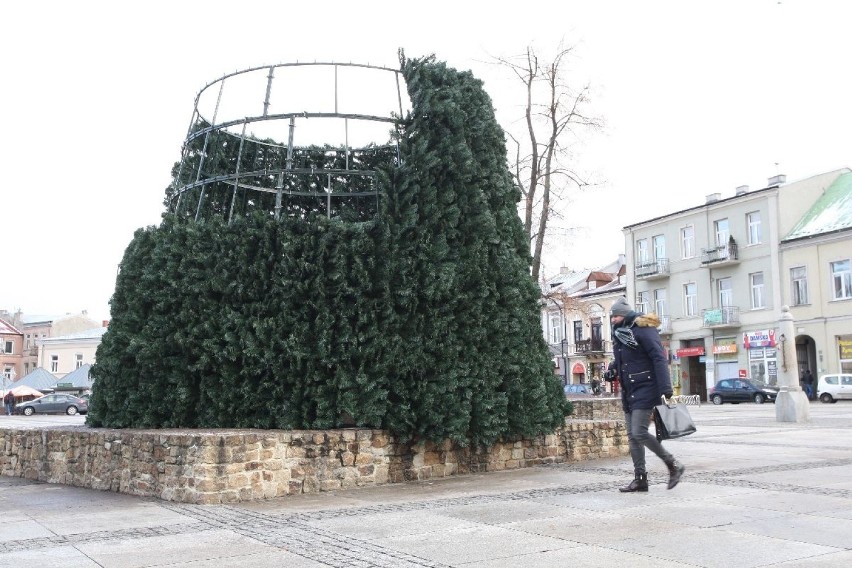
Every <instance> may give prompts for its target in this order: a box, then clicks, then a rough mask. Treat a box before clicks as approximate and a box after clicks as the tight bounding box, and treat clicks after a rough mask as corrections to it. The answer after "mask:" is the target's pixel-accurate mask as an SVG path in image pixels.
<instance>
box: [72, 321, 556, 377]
mask: <svg viewBox="0 0 852 568" xmlns="http://www.w3.org/2000/svg"><path fill="white" fill-rule="evenodd" d="M561 331H562V326H561V325H560V318H559V315H558V314H551V315H550V342H551V343H559V342H560V341H562V333H561ZM77 357H78V359H77V363H78V365H77V368H79V367H80V365H82V364H83V362H82V359H83V356H82V355H77Z"/></svg>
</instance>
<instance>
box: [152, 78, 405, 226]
mask: <svg viewBox="0 0 852 568" xmlns="http://www.w3.org/2000/svg"><path fill="white" fill-rule="evenodd" d="M297 68H310V69H311V70H318V71H319V72H320V73H324V72H325V71H328V72H329V73H332V74H333V87H332V90H333V93H332V94H333V105H332V108H322V107H321V104H319V103H317V105H318V106H317V107H316V108H311V109H307V110H302V109H299V110H295V109H292V108H291V109H282V110H283V112H275V113H273V112H271V108H272V107H273V103H272V99H273V96H274V95H275V93H285V94H286V93H287V92H295V91H296V90H298V92H299V93H301V94H302V95H304V94H306V93H307V94H308V95H309V96H310V93H311V92H312V91H313V90H315V89H317V88H318V87H317V86H316V85H296V84H291V83H292V82H289V81H287V80H286V79H287V75H288V71H291V70H293V69H297ZM344 68H345V69H347V71H350V72H352V71H354V72H358V71H366V70H371V73H372V72H380V73H390V74H393V77H392V83H394V84H395V86H396V93H395V95H396V100H395V103H396V108H395V109H393V110H390V111H388V112H387V114H386V115H382V114H375V113H369V112H365V113H359V112H342V111H341V108H340V98H341V96H342V94H343V93H342V92H341V88H340V85H339V71H340V70H341V69H344ZM264 72H265V73H266V77H265V80H264V81H263V83H265V92H264V93H263V99H262V100H263V105H262V111H260V109H258V111H260V112H258V113H256V114H252V113H251V112H249V113H247V114H245V115H244V116H240V117H239V118H232V117H220V105H221V103H222V97H223V94H224V93H226V92H227V86H228V85H229V84H230V83H231V82H232V81H236V80H242V81H245V80H246V79H249V82H250V81H251V80H254V81H255V84H256V85H257V84H258V83H260V82H259V81H257V80H256V79H257V74H259V73H264ZM276 72H277V76H276ZM365 75H368V73H365ZM290 78H292V77H290ZM400 79H401V78H400V71H399V70H396V69H390V68H386V67H378V66H373V65H364V64H356V63H333V62H314V63H299V62H297V63H280V64H276V65H270V66H263V67H253V68H250V69H245V70H242V71H236V72H234V73H230V74H226V75H224V76H222V77H221V78H219V79H217V80H215V81H213V82H211V83H208V84H207V85H205V86H204V87H203V88H202V89H201V90H200V91H199V93H198V95H197V96H196V97H195V105H194V108H193V112H192V118H191V120H190V125H189V128H188V130H187V135H186V138H185V140H184V142H183V145H182V149H181V161H180V165H179V167H178V170H177V175H176V176H175V178H174V180H173V183H172V188H171V196H170V200H169V211H170V212H171V213H177V214H183V215H186V216H189V215H191V214H192V210H191V209H188V207H192V208H193V209H194V210H195V213H194V218H195V220H196V221H198V220H199V219H201V218H202V216H203V215H202V211H203V205H204V204H205V199H206V198H208V195H209V193H210V192H211V191H212V190H213V189H214V188H216V189H217V190H218V191H220V192H222V191H223V189H224V188H227V190H228V191H229V192H230V204H229V205H227V206H226V205H225V204H222V206H221V207H220V210H221V213H222V214H225V215H226V216H227V219H228V222H231V220H232V219H233V217H234V215H235V204H236V203H237V202H238V194H240V193H241V192H242V195H243V198H244V200H247V199H249V196H250V195H253V192H257V193H258V194H260V193H263V194H270V193H272V194H274V195H275V205H274V215H275V218H276V219H278V218H280V216H281V215H282V211H286V204H285V202H286V200H287V199H288V198H293V197H296V198H306V199H309V200H314V199H315V200H322V201H323V202H324V204H325V205H324V206H325V209H326V212H327V215H328V216H329V217H331V216H332V211H333V203H334V201H335V200H337V199H339V198H346V199H351V198H357V199H364V198H369V199H375V200H376V210H378V199H379V195H380V188H379V187H378V182H377V176H376V171H375V170H373V169H364V168H359V167H358V165H357V164H355V163H353V162H354V160H353V159H351V158H352V157H353V156H355V155H356V154H357V153H358V152H371V151H373V152H375V151H377V150H383V151H384V152H386V153H388V154H389V155H391V156H392V157H393V158H392V159H393V160H395V162H398V161H399V146H398V141H397V140H395V139H394V138H393V137H389V138H390V140H389V141H387V142H383V143H378V144H376V141H371V142H370V143H369V144H368V145H366V146H360V147H352V146H351V145H350V127H351V126H352V125H354V124H359V123H372V124H376V123H385V124H388V125H392V126H393V127H395V126H396V125H397V124H398V121H399V118H400V117H402V116H403V99H402V87H401V85H400ZM364 84H367V85H371V83H370V82H369V81H368V82H366V83H361V84H359V85H358V87H359V88H363V86H364ZM320 88H321V87H320ZM216 89H218V92H216V93H215V96H216V99H215V104H214V105H213V108H212V115H210V116H205V112H202V109H201V108H200V103H201V101H202V98H203V97H205V96H210V95H211V94H213V92H214V90H216ZM325 94H326V95H327V93H325ZM363 95H364V93H362V102H363V101H364V100H366V99H363ZM391 96H392V95H391ZM385 97H386V98H387V94H385ZM321 98H322V97H320V96H318V97H316V99H317V100H319V99H321ZM252 99H253V100H254V101H255V103H254V104H256V101H257V100H258V98H253V97H252V95H251V93H249V97H248V99H247V100H246V101H245V106H246V107H248V108H249V111H251V107H252V102H251V101H252ZM326 100H327V99H326ZM348 102H350V103H351V101H348ZM354 104H355V105H357V104H359V102H358V101H357V100H356V101H354ZM241 110H243V109H241ZM207 114H209V113H207ZM310 119H330V120H332V121H337V123H336V124H342V131H343V140H342V142H338V143H337V144H334V143H331V144H330V143H329V142H328V141H325V142H324V143H325V147H326V148H332V149H336V151H337V153H338V155H340V152H342V153H343V155H344V156H345V161H344V162H343V163H342V164H340V166H341V167H333V168H323V167H320V168H318V167H316V165H311V166H310V167H303V165H300V164H297V160H296V159H294V154H295V153H296V152H298V150H299V149H300V148H309V147H310V148H313V149H314V151H315V152H316V151H317V146H316V145H315V144H314V145H311V144H303V145H302V146H299V145H298V141H297V136H296V132H297V127H298V126H299V125H300V123H303V122H304V121H308V120H310ZM260 125H263V126H264V127H268V126H272V128H271V130H272V131H274V132H276V133H281V134H282V136H281V138H283V137H284V136H283V134H284V133H286V142H284V143H282V142H277V141H275V140H277V139H278V137H277V136H276V137H275V138H274V139H273V141H270V140H269V139H260V138H257V137H254V136H252V135H251V134H247V132H251V128H252V127H259V126H260ZM280 125H285V126H283V127H281V126H280ZM266 129H267V130H270V128H266ZM248 144H253V145H254V147H256V148H261V147H264V148H266V149H269V150H270V151H271V152H273V153H276V152H277V153H278V154H279V155H281V156H284V155H286V160H284V162H283V163H282V164H279V165H277V166H276V167H269V166H268V164H267V165H265V166H264V167H263V168H261V169H254V170H250V171H240V170H241V164H242V163H243V162H244V158H245V156H244V152H245V147H246V146H247V145H248ZM235 147H236V148H237V152H236V159H235V160H234V163H233V164H232V166H233V167H232V168H230V169H229V168H225V170H224V171H223V169H222V167H221V164H218V165H213V166H210V167H209V168H208V167H206V166H207V164H206V163H205V161H206V160H207V159H208V157H209V156H212V155H214V154H215V152H216V151H221V150H222V149H223V148H228V149H233V148H235ZM231 151H233V150H231ZM319 151H322V149H321V148H320V150H319ZM211 161H212V160H211ZM229 165H230V164H229ZM300 177H301V178H302V182H301V183H300V184H296V189H294V184H293V183H290V184H288V183H287V181H288V180H293V179H295V178H300ZM272 179H274V180H275V184H274V186H272V187H270V185H271V180H272ZM306 179H310V180H311V181H310V182H305V181H304V180H306ZM356 179H357V180H359V182H358V183H357V184H356V183H350V182H351V181H352V180H356ZM260 181H266V182H268V183H267V184H266V185H265V186H264V185H263V184H262V183H260ZM355 186H357V187H355ZM353 187H355V189H353ZM365 187H366V188H367V189H366V190H365ZM223 195H224V193H223ZM193 199H194V200H195V203H192V200H193Z"/></svg>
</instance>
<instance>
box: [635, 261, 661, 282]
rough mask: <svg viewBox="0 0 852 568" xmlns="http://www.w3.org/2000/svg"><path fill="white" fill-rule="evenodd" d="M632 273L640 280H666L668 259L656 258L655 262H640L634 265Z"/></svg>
mask: <svg viewBox="0 0 852 568" xmlns="http://www.w3.org/2000/svg"><path fill="white" fill-rule="evenodd" d="M633 273H634V274H635V276H636V278H637V279H640V280H656V279H657V278H667V277H668V275H669V259H667V258H658V259H656V260H651V261H646V262H641V263H639V264H637V265H636V269H635V270H634V271H633Z"/></svg>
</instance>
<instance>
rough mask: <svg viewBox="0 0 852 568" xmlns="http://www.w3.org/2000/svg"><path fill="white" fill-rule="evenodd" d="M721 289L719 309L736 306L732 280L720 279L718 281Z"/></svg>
mask: <svg viewBox="0 0 852 568" xmlns="http://www.w3.org/2000/svg"><path fill="white" fill-rule="evenodd" d="M717 285H718V288H719V307H720V308H728V307H730V306H732V305H734V288H733V286H732V284H731V279H730V278H719V280H718V281H717Z"/></svg>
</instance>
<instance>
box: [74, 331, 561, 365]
mask: <svg viewBox="0 0 852 568" xmlns="http://www.w3.org/2000/svg"><path fill="white" fill-rule="evenodd" d="M559 341H562V338H561V337H560V338H559ZM75 359H76V363H77V366H76V367H74V368H75V369H79V368H80V367H82V366H83V354H82V353H77V354H76V355H75Z"/></svg>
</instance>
